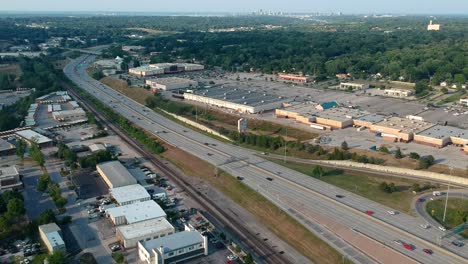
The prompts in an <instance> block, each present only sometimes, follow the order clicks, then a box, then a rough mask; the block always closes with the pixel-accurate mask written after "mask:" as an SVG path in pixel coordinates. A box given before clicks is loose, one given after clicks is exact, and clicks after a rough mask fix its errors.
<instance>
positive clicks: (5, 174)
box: [0, 166, 18, 178]
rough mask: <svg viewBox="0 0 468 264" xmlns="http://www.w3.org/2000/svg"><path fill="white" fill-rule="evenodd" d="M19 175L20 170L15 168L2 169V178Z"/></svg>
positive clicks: (0, 172)
mask: <svg viewBox="0 0 468 264" xmlns="http://www.w3.org/2000/svg"><path fill="white" fill-rule="evenodd" d="M15 175H18V170H17V169H16V167H15V166H8V167H0V178H3V177H10V176H15Z"/></svg>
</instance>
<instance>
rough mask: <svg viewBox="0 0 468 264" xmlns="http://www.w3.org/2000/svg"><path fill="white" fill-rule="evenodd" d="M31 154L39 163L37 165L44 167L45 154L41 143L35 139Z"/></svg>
mask: <svg viewBox="0 0 468 264" xmlns="http://www.w3.org/2000/svg"><path fill="white" fill-rule="evenodd" d="M29 154H30V156H31V158H32V159H33V160H34V161H35V162H36V163H37V165H39V166H41V167H44V164H45V159H44V154H43V153H42V152H41V149H40V148H39V145H38V144H37V143H36V142H35V141H34V140H33V142H32V143H31V148H30V149H29Z"/></svg>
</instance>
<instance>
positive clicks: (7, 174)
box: [0, 166, 23, 191]
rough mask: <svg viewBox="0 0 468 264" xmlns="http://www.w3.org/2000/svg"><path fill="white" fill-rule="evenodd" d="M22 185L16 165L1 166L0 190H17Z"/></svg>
mask: <svg viewBox="0 0 468 264" xmlns="http://www.w3.org/2000/svg"><path fill="white" fill-rule="evenodd" d="M22 186H23V184H22V183H21V180H20V175H19V173H18V170H17V169H16V167H15V166H7V167H0V190H2V191H3V190H16V189H19V188H21V187H22Z"/></svg>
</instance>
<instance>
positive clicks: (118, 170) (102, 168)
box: [96, 160, 137, 188]
mask: <svg viewBox="0 0 468 264" xmlns="http://www.w3.org/2000/svg"><path fill="white" fill-rule="evenodd" d="M96 170H97V172H98V173H99V175H101V177H102V178H103V180H104V182H105V183H106V184H107V186H108V187H109V188H117V187H123V186H127V185H132V184H136V183H137V180H136V179H135V177H133V176H132V174H130V172H129V171H128V170H127V168H125V167H124V166H123V165H122V163H120V161H118V160H116V161H108V162H103V163H99V164H98V165H96Z"/></svg>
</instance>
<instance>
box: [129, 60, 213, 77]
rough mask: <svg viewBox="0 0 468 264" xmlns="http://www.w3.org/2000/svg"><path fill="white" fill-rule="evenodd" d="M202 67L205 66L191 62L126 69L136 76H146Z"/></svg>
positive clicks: (188, 70)
mask: <svg viewBox="0 0 468 264" xmlns="http://www.w3.org/2000/svg"><path fill="white" fill-rule="evenodd" d="M204 69H205V67H204V66H203V65H200V64H193V63H157V64H149V65H144V66H140V67H136V68H131V69H129V70H128V73H130V74H132V75H136V76H141V77H148V76H155V75H163V74H171V73H181V72H191V71H201V70H204Z"/></svg>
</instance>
